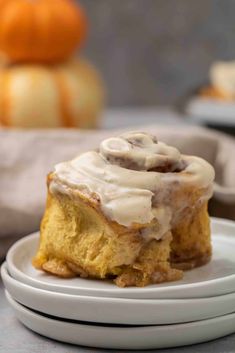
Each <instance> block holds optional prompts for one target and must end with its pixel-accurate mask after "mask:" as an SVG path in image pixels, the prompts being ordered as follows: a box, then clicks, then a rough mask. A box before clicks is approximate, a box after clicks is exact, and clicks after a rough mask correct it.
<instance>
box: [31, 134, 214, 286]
mask: <svg viewBox="0 0 235 353" xmlns="http://www.w3.org/2000/svg"><path fill="white" fill-rule="evenodd" d="M213 180H214V170H213V168H212V167H211V166H210V165H209V164H208V163H207V162H206V161H204V160H203V159H201V158H198V157H192V156H185V155H181V154H180V152H179V151H178V150H177V149H175V148H173V147H170V146H167V145H166V144H164V143H162V142H158V141H157V139H156V137H155V136H152V135H150V134H147V133H142V132H130V133H126V134H123V135H120V136H119V137H113V138H109V139H106V140H104V141H103V142H102V143H101V144H100V147H99V150H97V151H90V152H87V153H84V154H81V155H79V156H78V157H77V158H75V159H73V160H71V161H69V162H65V163H61V164H58V165H56V167H55V171H54V172H53V173H51V174H50V175H49V176H48V200H47V206H46V211H45V215H44V217H43V220H42V224H41V236H40V246H39V250H38V252H37V254H36V256H35V258H34V260H33V264H34V266H35V267H36V268H38V269H42V270H44V271H47V272H50V273H52V274H55V275H58V276H62V277H71V276H76V275H79V276H82V277H95V278H102V279H105V278H109V279H112V280H114V281H115V283H116V284H117V285H119V286H123V287H124V286H145V285H147V284H151V283H160V282H164V281H171V280H177V279H180V278H182V276H183V272H182V270H184V269H188V268H193V267H195V266H198V265H202V264H204V263H206V262H208V261H209V260H210V257H211V243H210V225H209V216H208V212H207V203H208V200H209V198H210V197H211V195H212V184H213Z"/></svg>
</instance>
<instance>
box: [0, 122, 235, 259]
mask: <svg viewBox="0 0 235 353" xmlns="http://www.w3.org/2000/svg"><path fill="white" fill-rule="evenodd" d="M138 130H142V131H143V130H145V131H149V132H152V133H154V134H156V135H157V136H158V138H159V140H162V141H165V142H167V143H169V144H171V145H174V146H176V147H177V148H179V149H180V150H181V152H183V153H188V154H195V155H198V156H201V157H203V158H205V159H206V160H208V161H209V162H210V163H212V164H213V165H214V167H215V169H216V175H217V177H216V184H215V196H214V200H213V202H212V204H211V214H212V215H216V216H221V217H229V218H233V219H235V140H233V139H232V138H229V137H227V136H225V135H223V134H220V133H217V132H212V131H210V130H207V129H203V128H195V127H182V126H181V127H179V128H175V127H174V129H172V130H171V129H170V128H169V127H162V126H152V127H151V126H149V127H147V128H146V127H145V128H142V129H141V128H140V129H139V128H138ZM119 132H120V131H117V130H116V131H114V130H110V131H107V130H106V131H98V132H89V131H87V132H85V131H84V132H80V131H77V130H63V129H62V130H30V131H26V130H8V129H2V130H0V258H1V257H2V256H3V255H4V254H5V252H6V249H7V248H8V247H9V245H10V244H11V243H12V242H13V241H15V239H16V238H19V237H20V236H23V235H26V234H28V233H30V232H33V231H36V230H38V229H39V224H40V219H41V217H42V214H43V210H44V207H45V200H46V175H47V174H48V173H49V172H50V171H51V170H53V166H54V164H56V163H58V162H60V161H63V160H68V159H71V158H73V157H74V156H75V155H77V154H79V153H81V152H83V151H85V150H88V149H91V148H94V147H96V146H97V145H98V144H99V142H100V141H101V140H102V139H103V138H105V137H107V136H111V135H116V134H118V133H119Z"/></svg>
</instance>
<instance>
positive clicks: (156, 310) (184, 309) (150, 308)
mask: <svg viewBox="0 0 235 353" xmlns="http://www.w3.org/2000/svg"><path fill="white" fill-rule="evenodd" d="M1 275H2V279H3V283H4V285H5V287H6V289H7V291H8V292H9V293H10V295H11V296H12V297H13V298H14V299H15V300H16V301H17V302H19V303H21V304H23V305H26V306H27V307H29V308H31V309H34V310H38V311H40V312H42V313H45V314H49V315H53V316H56V317H60V318H66V319H73V320H80V321H89V322H99V323H109V324H124V325H162V324H175V323H183V322H190V321H197V320H204V319H210V318H213V317H216V316H221V315H225V314H230V313H232V312H233V311H234V310H235V293H230V294H226V295H221V296H217V297H210V298H201V299H166V300H165V299H124V298H105V297H91V296H87V297H85V296H79V295H70V294H64V293H57V292H50V291H46V290H43V289H38V288H34V287H31V286H29V285H26V284H23V283H21V282H19V281H17V280H15V279H14V278H12V277H11V276H10V275H9V274H8V272H7V266H6V263H5V264H4V265H3V266H2V269H1Z"/></svg>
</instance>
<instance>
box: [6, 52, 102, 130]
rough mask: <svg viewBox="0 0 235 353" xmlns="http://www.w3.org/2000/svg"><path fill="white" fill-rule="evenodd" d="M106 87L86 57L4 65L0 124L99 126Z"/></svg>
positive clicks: (13, 125) (19, 125)
mask: <svg viewBox="0 0 235 353" xmlns="http://www.w3.org/2000/svg"><path fill="white" fill-rule="evenodd" d="M103 105H104V88H103V83H102V80H101V79H100V76H99V74H98V73H97V72H96V70H95V69H94V68H93V66H91V65H90V64H89V63H88V62H87V61H85V60H81V59H79V60H70V61H68V62H66V63H63V64H58V65H51V66H47V65H30V64H26V65H22V64H19V65H13V66H10V67H7V66H5V65H2V66H0V126H6V127H23V128H38V127H39V128H49V127H50V128H56V127H78V128H95V127H96V126H97V124H98V122H99V119H98V118H99V116H100V113H101V111H102V109H103Z"/></svg>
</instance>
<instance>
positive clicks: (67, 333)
mask: <svg viewBox="0 0 235 353" xmlns="http://www.w3.org/2000/svg"><path fill="white" fill-rule="evenodd" d="M212 233H213V237H212V239H213V250H214V254H213V259H212V261H211V263H209V264H207V265H206V266H203V267H200V268H197V269H194V270H192V271H188V272H186V273H185V276H184V279H183V280H181V281H177V282H171V283H164V284H161V285H150V286H147V287H144V288H134V287H131V288H118V287H116V286H115V285H114V284H113V283H112V282H108V281H99V280H90V279H82V278H74V279H61V278H57V277H53V276H50V275H48V274H46V273H42V272H40V271H36V270H35V269H34V268H33V267H32V265H31V259H32V257H33V255H34V254H35V251H36V248H37V245H38V238H39V237H38V233H36V234H32V235H30V236H28V237H25V238H23V239H21V240H20V241H18V242H17V243H16V244H15V245H14V246H13V247H12V248H11V249H10V251H9V253H8V255H7V261H6V263H5V264H3V266H2V279H3V282H4V284H5V287H6V296H7V299H8V301H9V304H10V305H11V306H12V308H13V310H14V311H15V314H16V316H17V317H18V319H19V320H20V321H21V322H22V323H23V324H24V325H25V326H27V327H28V328H30V329H31V330H33V331H35V332H38V333H40V334H41V335H44V336H47V337H50V338H53V339H56V340H59V341H63V342H68V343H73V344H79V345H84V346H92V347H102V348H115V349H151V348H166V347H176V346H182V345H189V344H194V343H199V342H205V341H209V340H212V339H215V338H218V337H222V336H225V335H228V334H231V333H233V332H235V256H234V249H235V223H233V222H231V221H224V220H218V219H213V220H212Z"/></svg>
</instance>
